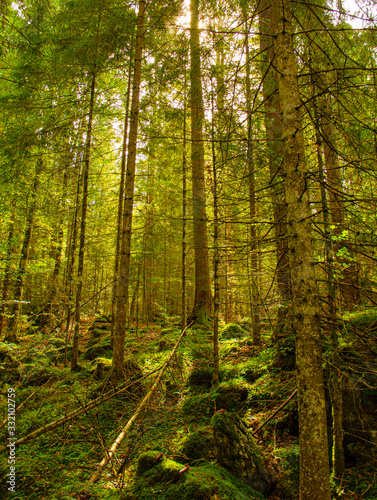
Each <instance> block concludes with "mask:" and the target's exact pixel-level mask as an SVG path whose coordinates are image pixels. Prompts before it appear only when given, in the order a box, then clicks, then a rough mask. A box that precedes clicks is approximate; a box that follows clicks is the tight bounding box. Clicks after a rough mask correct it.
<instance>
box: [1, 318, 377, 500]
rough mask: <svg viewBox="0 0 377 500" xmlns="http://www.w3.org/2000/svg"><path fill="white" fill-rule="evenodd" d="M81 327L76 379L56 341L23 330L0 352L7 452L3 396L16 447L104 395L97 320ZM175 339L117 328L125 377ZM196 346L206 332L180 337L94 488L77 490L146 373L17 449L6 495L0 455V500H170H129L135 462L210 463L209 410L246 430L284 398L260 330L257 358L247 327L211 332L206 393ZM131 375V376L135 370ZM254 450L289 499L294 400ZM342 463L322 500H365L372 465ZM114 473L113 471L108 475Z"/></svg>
mask: <svg viewBox="0 0 377 500" xmlns="http://www.w3.org/2000/svg"><path fill="white" fill-rule="evenodd" d="M93 320H94V318H86V320H85V321H84V322H83V325H82V330H81V340H80V351H81V357H80V365H81V367H82V369H81V371H79V372H76V373H71V372H70V369H69V367H66V368H65V367H64V366H63V352H64V332H59V331H57V332H56V331H55V332H54V333H53V334H50V335H46V334H41V333H40V332H39V331H38V329H34V330H33V331H29V332H28V334H25V335H24V336H23V337H22V338H21V339H20V343H19V344H8V343H4V342H1V343H0V370H1V372H0V375H1V383H2V388H1V393H2V394H3V396H4V398H2V402H1V412H2V417H1V422H0V425H1V432H2V435H3V439H2V444H4V443H7V438H8V432H9V427H7V423H6V421H5V420H4V419H5V418H6V416H7V411H8V408H9V407H8V406H7V395H8V394H9V389H14V390H15V397H16V407H17V410H16V416H15V427H16V437H17V438H18V439H19V438H22V437H24V436H26V435H28V434H30V433H31V432H33V431H35V430H36V429H38V428H42V427H43V426H45V425H46V424H48V423H50V422H53V421H54V420H56V419H58V418H61V417H64V416H66V415H67V414H69V412H72V411H74V410H77V409H79V408H84V407H85V405H86V404H88V403H90V402H92V401H93V400H94V399H95V398H96V397H98V396H99V395H100V394H101V393H105V392H106V391H107V390H108V389H110V387H108V386H106V370H107V369H110V358H111V350H110V346H109V333H108V326H109V325H108V319H107V318H105V317H101V318H97V319H96V321H95V323H94V322H93ZM178 337H179V330H178V328H177V327H176V326H174V324H168V323H166V322H165V324H164V322H163V321H161V322H160V323H154V324H149V325H145V324H140V325H138V328H137V329H136V328H135V326H133V327H131V328H129V329H128V331H127V341H126V356H127V358H128V359H130V360H133V362H134V364H132V366H131V368H132V367H133V368H132V369H133V370H136V372H135V373H141V372H142V373H143V374H144V375H145V374H147V373H149V372H152V371H154V370H156V369H157V368H159V367H161V366H162V364H163V363H164V361H165V360H166V358H167V357H168V355H169V353H170V351H171V349H172V347H173V345H174V343H175V341H176V340H177V339H178ZM208 339H209V332H208V331H206V330H200V329H191V330H190V331H189V332H188V333H187V336H186V337H185V338H184V340H183V341H182V344H181V345H180V348H179V350H178V352H177V354H176V355H175V356H174V358H173V360H172V362H171V364H170V365H169V367H168V369H167V370H166V372H165V374H164V376H163V379H162V381H161V383H160V385H159V386H158V388H157V390H156V392H155V394H154V396H153V398H152V399H151V401H150V402H149V404H148V407H147V408H146V409H144V410H143V412H142V414H141V416H140V418H139V419H138V420H137V421H136V423H135V424H134V426H133V427H132V428H131V430H130V432H129V433H128V435H127V437H126V439H125V440H124V441H123V443H122V444H121V446H120V447H119V449H118V451H117V453H116V457H115V459H114V460H113V461H112V463H111V465H110V466H109V467H107V468H106V470H105V471H104V473H103V475H102V478H101V480H100V481H99V483H98V484H96V485H90V486H89V485H88V484H87V482H88V480H89V478H90V476H91V474H92V473H93V472H94V470H95V468H96V465H97V464H98V463H99V462H100V461H101V460H102V458H103V455H104V451H105V450H106V449H109V447H110V446H111V444H112V443H113V441H114V440H115V438H116V436H117V435H118V433H119V431H120V429H121V428H122V427H123V426H124V425H125V422H127V420H128V419H129V418H130V417H131V416H132V415H133V413H134V411H135V408H136V406H137V404H138V403H139V402H140V399H141V397H142V395H144V394H145V393H146V392H147V391H148V389H150V387H151V385H152V383H153V381H154V379H155V377H156V373H155V372H154V373H153V374H152V375H151V376H149V377H147V378H145V379H144V380H143V382H142V384H135V386H134V389H133V390H132V391H129V392H125V393H122V394H119V395H118V396H116V397H113V398H112V399H110V400H108V401H104V402H102V403H101V404H99V405H98V406H96V407H94V408H92V409H90V410H87V411H84V412H83V413H81V415H80V416H78V417H76V418H75V419H72V420H70V421H67V422H65V423H63V424H62V425H60V426H57V427H55V428H54V429H52V430H50V431H47V432H44V433H42V434H41V435H39V436H38V437H35V438H33V439H31V440H29V441H27V442H25V443H23V444H20V445H19V446H17V447H16V451H15V475H16V477H15V483H16V488H15V491H16V493H13V492H10V491H8V487H9V484H7V481H9V476H7V474H9V473H10V464H9V463H8V461H7V457H6V456H5V453H2V458H1V462H0V475H1V484H0V496H1V498H12V499H15V500H24V499H25V500H26V499H27V500H37V499H38V500H68V499H82V500H84V499H106V498H117V499H121V498H124V499H135V500H139V498H140V500H142V499H145V500H152V499H153V498H161V499H165V498H167V500H170V498H168V497H166V496H164V493H163V489H162V490H161V491H160V493H159V494H157V496H155V495H154V494H153V496H148V494H146V496H139V497H138V496H132V495H133V489H132V488H133V484H134V483H133V481H134V477H135V471H136V468H137V461H138V458H139V457H140V455H141V454H142V453H143V452H145V451H148V450H157V451H159V452H161V453H163V455H164V457H167V458H169V459H172V460H175V461H176V462H178V463H181V464H186V463H190V464H191V465H194V466H195V465H198V464H199V465H200V464H201V463H215V462H216V460H215V456H214V453H213V448H212V447H211V428H210V423H211V417H212V415H213V414H214V413H215V412H216V411H217V410H219V409H225V410H227V411H230V412H237V413H238V414H239V415H240V416H241V417H242V418H243V419H244V421H245V423H246V425H247V426H248V427H249V428H250V429H251V430H252V431H254V430H256V429H257V428H258V426H260V425H261V424H263V423H264V422H265V421H266V419H267V418H268V417H270V416H271V415H272V414H273V412H274V411H275V410H276V409H277V408H278V407H279V406H280V405H281V404H282V403H283V402H284V401H286V400H287V399H288V398H289V396H290V395H291V394H292V392H293V391H294V389H295V376H294V372H293V371H287V370H282V369H281V368H279V367H278V366H276V363H274V360H275V358H276V348H275V346H274V345H273V344H272V343H271V342H270V340H269V336H268V332H267V331H266V332H265V335H264V342H263V345H262V346H261V348H258V349H257V348H255V347H253V346H252V345H251V342H250V340H249V339H250V332H249V331H248V325H247V323H246V322H241V321H240V322H238V323H232V324H230V325H222V328H221V342H220V356H221V367H220V385H219V386H218V387H217V388H216V389H212V388H211V379H212V373H211V371H210V370H209V369H208V366H210V364H211V355H212V354H211V350H212V348H211V345H210V342H209V340H208ZM99 363H100V364H101V365H102V369H105V374H104V375H103V374H102V372H100V373H99V371H98V364H99ZM135 363H136V364H137V366H136V365H135ZM135 366H136V368H135ZM139 368H140V370H141V372H138V371H137V370H138V369H139ZM102 377H104V378H102ZM194 436H195V439H196V441H195V439H193V437H194ZM256 440H257V443H258V445H259V446H260V449H261V451H262V453H263V456H264V458H265V460H266V463H267V466H268V470H269V471H270V474H271V475H272V476H274V482H275V483H276V484H275V489H274V491H273V492H272V493H271V494H270V495H269V497H268V498H270V499H271V500H290V499H292V500H294V499H296V498H298V450H299V447H298V423H297V404H296V401H295V398H292V400H291V401H290V402H289V403H288V404H287V405H286V406H285V407H284V408H283V409H282V410H281V411H280V412H279V413H278V414H277V415H276V416H275V417H274V418H273V419H271V420H270V421H269V422H268V423H267V424H266V425H265V426H264V427H263V428H262V429H261V431H260V432H259V433H257V435H256ZM3 451H4V449H3ZM347 460H348V462H347V468H346V472H345V474H344V476H343V477H342V478H341V479H339V480H333V485H332V488H333V498H334V499H344V500H351V499H353V500H361V499H365V500H376V499H377V480H376V474H377V461H376V458H375V457H373V456H370V459H369V460H366V459H364V460H360V459H359V458H358V457H356V456H351V455H350V456H348V458H347ZM121 464H123V473H122V474H116V471H117V470H118V469H119V467H120V465H121ZM182 467H183V465H182ZM85 485H86V489H85V490H84V489H83V488H84V486H85ZM84 491H85V493H84ZM156 492H157V490H156ZM157 493H158V492H157ZM149 495H151V494H149ZM182 498H183V497H182ZM185 498H186V497H185ZM187 498H189V497H187ZM195 498H199V499H200V498H203V500H205V499H206V498H208V499H209V498H218V499H222V498H224V499H225V498H228V499H231V498H232V497H229V496H221V495H220V496H217V495H215V496H208V497H207V496H203V497H200V496H197V497H195ZM238 498H250V497H244V496H239V497H238V496H237V497H236V496H235V497H234V500H237V499H238Z"/></svg>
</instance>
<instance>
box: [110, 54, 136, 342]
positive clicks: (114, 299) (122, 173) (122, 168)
mask: <svg viewBox="0 0 377 500" xmlns="http://www.w3.org/2000/svg"><path fill="white" fill-rule="evenodd" d="M131 74H132V55H130V65H129V69H128V83H127V98H126V115H125V118H124V129H123V143H122V159H121V164H120V182H119V194H118V219H117V235H116V241H115V259H114V281H113V287H112V292H113V293H112V297H111V344H113V340H114V329H115V316H116V305H117V298H118V273H119V260H120V246H121V235H122V221H123V203H124V183H125V178H126V156H127V154H126V153H127V136H128V115H129V108H130V94H131Z"/></svg>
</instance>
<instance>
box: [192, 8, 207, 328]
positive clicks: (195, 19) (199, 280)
mask: <svg viewBox="0 0 377 500" xmlns="http://www.w3.org/2000/svg"><path fill="white" fill-rule="evenodd" d="M190 7H191V30H190V53H191V58H190V61H191V72H190V82H191V167H192V199H193V202H192V203H193V232H194V256H195V300H194V307H193V311H192V313H191V318H192V319H196V320H197V321H199V322H200V321H203V320H205V318H206V317H207V316H208V315H210V314H211V311H212V297H211V285H210V277H209V259H208V236H207V215H206V190H205V179H204V142H203V119H204V109H203V95H202V83H201V69H200V68H201V64H200V43H199V27H198V25H199V0H191V2H190Z"/></svg>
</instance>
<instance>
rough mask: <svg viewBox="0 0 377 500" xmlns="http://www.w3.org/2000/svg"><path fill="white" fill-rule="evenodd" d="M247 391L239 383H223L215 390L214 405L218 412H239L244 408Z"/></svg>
mask: <svg viewBox="0 0 377 500" xmlns="http://www.w3.org/2000/svg"><path fill="white" fill-rule="evenodd" d="M247 396H248V390H247V388H246V387H245V386H243V385H242V384H241V383H234V382H223V383H221V384H219V385H218V386H217V388H216V396H215V403H216V408H217V409H218V410H220V409H223V410H228V411H237V412H238V411H241V410H242V408H244V407H245V403H246V400H247Z"/></svg>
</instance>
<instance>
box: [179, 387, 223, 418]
mask: <svg viewBox="0 0 377 500" xmlns="http://www.w3.org/2000/svg"><path fill="white" fill-rule="evenodd" d="M181 411H182V414H183V416H184V417H186V418H187V419H188V420H195V421H198V420H206V419H207V420H209V419H210V418H211V416H212V415H213V413H214V411H215V401H214V398H213V396H212V395H211V394H209V393H205V394H193V395H188V396H186V397H185V398H184V400H183V403H182V410H181Z"/></svg>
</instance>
